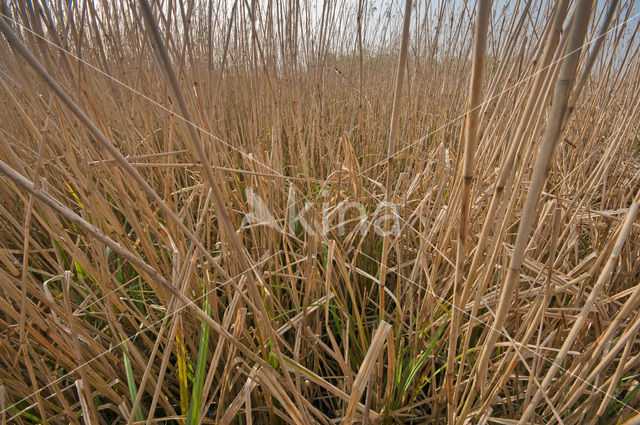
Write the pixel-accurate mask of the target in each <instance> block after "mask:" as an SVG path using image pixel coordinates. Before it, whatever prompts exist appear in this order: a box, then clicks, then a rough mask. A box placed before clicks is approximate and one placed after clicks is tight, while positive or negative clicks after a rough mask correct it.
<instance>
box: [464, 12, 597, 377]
mask: <svg viewBox="0 0 640 425" xmlns="http://www.w3.org/2000/svg"><path fill="white" fill-rule="evenodd" d="M591 6H592V3H591V2H590V1H589V0H585V1H584V2H581V3H580V4H579V5H578V6H577V7H576V10H575V12H576V13H575V15H574V19H573V25H572V27H571V31H570V32H569V42H568V43H567V48H566V50H565V51H566V52H567V53H568V54H569V56H568V57H567V58H566V59H564V61H563V63H562V69H561V72H560V75H559V76H558V81H557V83H556V88H555V91H554V96H553V101H552V105H551V106H552V109H551V111H550V113H549V118H548V121H547V127H546V129H545V133H544V136H543V139H542V143H541V148H540V152H539V153H538V157H537V159H536V165H535V167H534V172H533V176H532V180H531V184H530V187H529V190H528V191H527V198H526V203H525V206H524V209H523V214H522V219H521V222H520V225H519V227H518V235H517V238H516V243H515V245H514V252H513V254H512V256H511V262H510V264H509V269H508V273H507V276H506V278H505V282H504V285H503V287H502V289H501V295H500V297H501V298H500V302H499V304H498V310H497V311H496V318H495V320H494V322H493V327H492V329H491V330H489V334H488V336H487V340H486V341H485V344H484V346H483V348H482V353H481V356H480V358H479V360H478V365H477V374H478V379H479V381H480V382H481V384H480V385H483V384H482V382H484V380H485V377H486V373H487V369H486V368H487V363H488V360H489V359H488V357H489V355H490V353H491V351H492V350H493V348H494V346H495V343H496V341H497V338H498V336H499V334H498V330H499V329H502V327H503V326H504V321H505V319H506V315H507V312H508V309H509V308H510V305H511V300H512V297H513V292H514V289H515V286H516V283H517V282H518V280H519V279H520V268H521V266H522V262H523V260H524V254H525V249H526V245H527V243H528V241H529V232H530V230H531V227H532V225H533V220H534V218H535V216H534V214H535V209H536V206H537V204H538V199H539V197H540V193H541V192H542V188H543V185H544V183H545V180H546V177H547V173H548V172H549V168H550V165H551V159H552V157H553V153H554V150H555V148H556V146H557V143H558V137H559V135H560V130H561V124H562V118H563V116H564V113H565V108H566V105H567V102H568V100H569V94H570V90H571V86H572V83H573V78H574V75H575V71H576V67H577V65H578V60H579V58H580V52H581V50H582V49H581V47H582V43H583V40H584V37H585V34H586V30H587V23H588V20H589V17H590V14H591ZM482 388H484V387H482Z"/></svg>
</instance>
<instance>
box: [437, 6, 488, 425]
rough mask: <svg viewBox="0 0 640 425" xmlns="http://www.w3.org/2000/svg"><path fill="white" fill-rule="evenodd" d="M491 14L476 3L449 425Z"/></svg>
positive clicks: (453, 404)
mask: <svg viewBox="0 0 640 425" xmlns="http://www.w3.org/2000/svg"><path fill="white" fill-rule="evenodd" d="M490 15H491V1H490V0H483V1H480V2H478V12H477V17H476V24H475V35H474V44H473V62H472V65H471V81H470V84H469V100H468V103H467V110H468V111H469V113H468V114H467V116H466V117H465V121H464V130H463V132H462V134H463V136H464V147H463V148H462V152H463V153H464V157H463V162H462V176H461V179H462V180H461V182H462V194H461V197H462V200H461V203H460V222H459V224H458V226H459V232H458V241H457V251H456V269H455V276H454V283H453V309H454V310H453V312H452V314H451V327H450V331H449V347H448V353H447V370H446V386H447V412H448V413H447V421H448V423H449V424H454V423H455V412H456V408H457V405H456V402H457V398H458V396H457V393H458V386H457V385H456V387H455V389H454V386H453V374H454V366H455V359H456V354H457V347H458V326H459V323H460V316H461V314H460V313H461V312H462V307H463V305H462V302H463V293H464V286H463V281H462V275H463V268H464V263H465V260H466V248H467V237H468V232H469V229H468V226H469V211H470V202H471V201H470V198H471V184H472V182H473V166H474V164H473V158H474V153H475V149H476V146H477V145H478V142H477V138H478V117H479V115H480V111H479V107H480V102H481V100H482V76H483V72H484V62H485V50H486V43H487V31H488V29H489V18H490ZM462 370H464V357H463V360H462V361H461V363H460V367H459V372H460V373H462Z"/></svg>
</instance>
